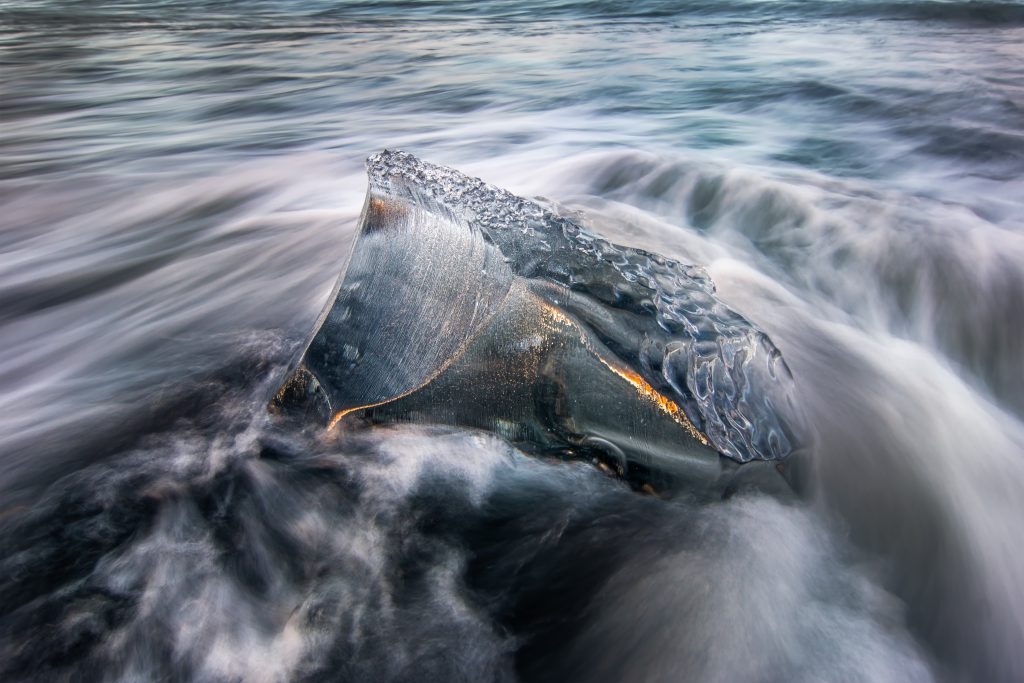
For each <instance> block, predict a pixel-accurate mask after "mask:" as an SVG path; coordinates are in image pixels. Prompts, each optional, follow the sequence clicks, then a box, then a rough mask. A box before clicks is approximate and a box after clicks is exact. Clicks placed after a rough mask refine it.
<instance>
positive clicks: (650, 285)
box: [275, 151, 802, 487]
mask: <svg viewBox="0 0 1024 683" xmlns="http://www.w3.org/2000/svg"><path fill="white" fill-rule="evenodd" d="M367 166H368V171H369V191H368V194H367V199H366V205H365V207H364V210H363V215H362V218H361V225H360V233H359V237H358V238H357V240H356V242H355V245H354V247H353V251H352V255H351V257H350V260H349V263H348V266H347V269H346V270H345V271H344V272H343V274H342V277H341V278H340V279H339V282H338V285H337V286H336V288H335V291H334V292H333V294H332V296H331V298H330V300H329V302H328V304H327V307H326V308H325V310H324V312H323V313H322V314H321V317H320V320H319V321H318V323H317V328H316V331H315V333H314V335H313V337H312V339H311V341H310V342H309V345H308V346H307V347H306V349H305V350H304V352H303V354H302V357H301V359H300V361H299V364H298V367H297V369H296V371H295V373H294V374H293V375H292V376H291V377H290V378H289V380H288V381H287V382H286V383H285V385H284V386H283V387H282V389H281V390H280V392H279V394H278V397H277V399H275V405H277V406H278V407H289V408H292V409H294V408H296V407H297V406H302V407H303V411H304V413H305V414H306V415H312V416H315V417H316V418H317V419H320V420H322V421H323V422H324V424H326V425H328V426H329V427H330V428H337V427H339V425H341V426H345V425H350V426H358V425H364V424H367V423H369V424H379V423H392V422H421V423H435V424H446V425H455V426H460V427H468V428H478V429H486V430H489V431H492V432H495V433H498V434H500V435H501V436H503V437H504V438H506V439H508V440H509V441H512V442H513V443H515V444H516V445H518V446H520V447H522V448H525V449H526V450H530V451H533V452H540V453H546V454H557V455H563V456H581V457H597V458H599V459H600V460H601V461H603V462H605V463H607V464H609V465H610V466H612V467H614V468H615V469H617V470H619V471H620V472H621V473H623V474H624V475H626V476H627V477H629V478H630V479H632V480H634V481H639V480H645V481H658V482H659V483H663V482H664V481H665V480H671V481H673V482H675V481H679V480H684V481H686V482H693V483H697V484H700V485H714V486H717V487H721V486H723V485H724V484H723V482H727V481H732V480H733V478H734V476H735V474H736V472H737V465H738V464H742V463H749V462H750V461H754V460H758V461H779V460H782V459H784V458H786V457H787V456H789V455H790V454H791V453H793V452H794V451H797V450H799V449H800V447H801V434H802V428H800V427H799V420H798V418H797V415H798V414H799V413H798V410H797V407H796V405H795V396H794V391H793V382H792V377H791V375H790V372H789V369H788V368H787V366H786V364H785V362H784V361H783V359H782V357H781V355H780V354H779V351H778V350H777V349H776V348H775V346H774V345H773V344H772V342H771V340H769V339H768V337H767V336H766V335H765V334H764V333H763V332H761V331H760V330H758V329H757V328H756V327H754V326H753V325H752V324H751V323H749V322H748V321H747V320H746V319H744V318H743V317H742V316H740V315H739V314H738V313H736V312H735V311H732V310H731V309H729V308H728V307H726V306H725V305H724V304H723V303H722V302H721V301H719V300H718V299H717V298H716V297H715V295H714V285H713V284H712V282H711V280H710V279H709V277H708V276H707V274H706V273H705V272H704V271H703V269H701V268H699V267H696V266H691V265H686V264H682V263H679V262H676V261H673V260H670V259H665V258H662V257H661V256H658V255H656V254H650V253H647V252H644V251H641V250H637V249H630V248H626V247H621V246H617V245H614V244H611V243H609V242H607V241H605V240H603V239H601V238H599V237H597V236H595V235H593V234H591V233H589V232H587V231H586V230H584V229H582V228H580V227H579V226H578V225H576V224H575V223H573V222H572V221H570V220H568V219H566V218H564V217H562V216H559V215H556V214H554V213H552V212H551V211H548V210H546V209H544V208H542V207H541V206H539V205H538V204H536V203H534V202H531V201H529V200H526V199H522V198H520V197H516V196H514V195H512V194H510V193H508V192H506V191H504V190H501V189H498V188H496V187H493V186H491V185H488V184H486V183H484V182H483V181H481V180H478V179H475V178H469V177H467V176H465V175H463V174H461V173H459V172H457V171H454V170H452V169H449V168H444V167H439V166H434V165H431V164H427V163H424V162H422V161H420V160H419V159H417V158H416V157H414V156H412V155H409V154H405V153H402V152H392V151H384V152H382V153H380V154H377V155H374V156H372V157H371V158H370V159H369V161H368V164H367ZM754 469H756V468H746V470H745V471H753V470H754ZM761 469H765V468H764V467H763V466H762V467H761Z"/></svg>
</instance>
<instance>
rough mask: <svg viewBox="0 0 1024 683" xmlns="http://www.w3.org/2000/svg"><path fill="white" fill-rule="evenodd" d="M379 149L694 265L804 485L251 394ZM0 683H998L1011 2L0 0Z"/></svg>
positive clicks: (1016, 288)
mask: <svg viewBox="0 0 1024 683" xmlns="http://www.w3.org/2000/svg"><path fill="white" fill-rule="evenodd" d="M383 148H401V149H404V150H407V151H410V152H413V153H415V154H417V155H418V156H420V157H422V158H424V159H426V160H428V161H431V162H434V163H440V164H445V165H449V166H454V167H456V168H458V169H460V170H462V171H464V172H467V173H469V174H471V175H476V176H480V177H482V178H484V179H485V180H487V181H488V182H491V183H493V184H495V185H498V186H501V187H506V188H508V189H510V190H511V191H513V192H516V193H518V194H521V195H524V196H532V197H537V196H540V197H544V198H547V200H548V201H550V202H553V203H554V204H556V205H558V206H559V207H561V210H562V211H563V212H564V213H566V214H568V215H570V216H573V217H574V218H575V220H577V221H578V222H580V223H581V224H583V225H585V226H587V227H589V228H590V229H591V230H594V231H596V232H598V233H600V234H602V235H604V236H605V237H607V238H609V239H610V240H612V241H615V242H619V243H623V244H628V245H632V246H639V247H643V248H647V249H650V250H653V251H657V252H660V253H663V254H666V255H671V256H673V257H676V258H680V259H682V260H685V261H688V262H693V263H699V264H703V265H706V266H707V268H708V270H709V272H710V273H711V275H712V277H713V278H714V279H715V281H716V283H717V285H718V289H719V292H720V294H721V296H722V298H723V299H724V300H726V301H727V302H728V303H729V304H730V305H732V306H733V307H734V308H736V309H737V310H739V311H741V312H742V313H743V314H744V315H745V316H747V317H748V318H749V319H750V320H752V321H754V322H756V323H757V324H758V325H760V326H761V327H763V328H764V329H765V330H766V331H767V332H768V333H769V334H770V335H771V336H772V338H773V339H774V341H775V342H776V344H777V345H778V346H779V348H780V349H781V350H782V352H783V354H784V355H785V358H786V359H787V361H788V363H789V365H790V367H791V368H792V370H793V374H794V376H795V379H796V382H797V385H798V388H799V392H800V396H801V400H802V401H803V402H804V405H805V406H807V408H808V412H809V413H810V418H811V423H812V424H813V427H814V430H815V436H816V445H815V451H814V462H815V468H816V470H815V491H816V494H815V496H814V498H813V500H811V501H809V502H808V503H806V504H803V505H793V504H784V503H780V502H777V501H775V500H773V499H771V498H766V497H760V496H756V495H752V494H748V495H740V496H736V497H734V498H731V499H729V500H727V501H722V502H720V503H715V504H710V505H709V504H697V503H696V502H693V501H689V500H688V499H686V497H685V496H684V497H681V498H677V499H674V500H671V501H663V500H657V499H655V498H652V497H646V496H641V495H638V494H635V493H633V492H631V491H630V490H629V489H628V487H626V486H625V485H624V484H623V483H621V482H620V481H617V480H615V479H611V478H608V477H606V476H605V475H604V474H602V473H601V472H600V471H599V470H597V469H596V468H593V467H591V466H589V465H586V464H567V463H549V462H545V461H541V460H537V459H532V458H529V457H527V456H525V455H523V454H521V453H519V452H517V451H515V450H514V449H512V448H511V447H509V446H506V445H504V444H502V443H501V442H500V441H497V440H495V439H492V438H489V437H485V436H482V435H480V434H477V433H462V432H458V431H453V430H445V431H440V430H436V429H426V428H419V429H413V428H406V429H390V430H380V431H378V432H375V433H370V434H364V435H362V436H358V435H357V436H351V437H346V438H344V439H342V440H341V441H333V442H328V441H325V440H324V439H323V438H321V436H320V435H319V434H317V433H315V432H314V431H312V430H311V431H310V432H308V433H302V432H295V431H288V430H285V429H282V428H280V427H278V426H275V425H274V424H272V423H271V422H270V421H269V420H268V419H267V416H266V412H265V409H264V406H265V404H266V401H267V399H268V397H269V396H270V395H271V394H272V392H273V391H274V389H275V388H276V386H277V384H278V383H279V382H280V381H281V379H282V377H283V376H284V374H285V372H286V370H287V367H288V364H289V363H290V362H291V360H292V358H293V357H294V355H295V353H296V352H297V351H298V350H299V349H300V347H301V345H302V344H303V342H304V341H305V339H306V337H307V335H308V334H309V332H310V331H311V330H312V327H313V324H314V322H315V320H316V317H317V314H318V313H319V311H320V309H321V307H322V306H323V304H324V303H325V301H326V299H327V297H328V295H329V293H330V290H331V287H332V285H333V283H334V280H335V278H336V277H337V276H338V274H339V271H340V268H341V264H342V262H343V260H344V257H345V255H346V253H347V251H348V249H349V247H350V244H351V240H352V238H353V236H354V230H355V226H356V221H357V218H358V212H359V210H360V208H361V206H362V200H363V193H364V191H365V187H366V181H365V176H364V171H363V161H364V159H365V158H366V157H367V156H368V155H369V154H371V153H373V152H376V151H379V150H381V149H383ZM0 349H2V352H0V388H2V391H0V679H2V680H4V681H20V680H38V681H186V680H188V681H254V682H268V683H269V682H276V681H321V680H322V681H333V680H341V681H488V680H495V681H558V682H559V683H562V682H565V681H644V682H647V681H650V682H661V681H721V682H733V681H785V682H796V681H806V682H808V683H810V682H816V681H842V682H846V681H892V682H900V683H902V682H906V681H932V680H934V681H984V682H989V681H1021V680H1024V422H1022V420H1024V6H1022V5H1020V4H1016V3H1003V2H984V1H981V2H923V1H920V0H916V1H907V2H903V1H900V0H890V1H888V2H885V1H867V0H865V1H860V0H849V1H838V0H837V1H831V2H829V1H823V2H797V1H795V0H793V1H788V2H787V1H782V2H771V1H767V0H766V1H754V0H695V1H691V2H686V1H681V2H653V1H652V2H618V1H616V2H610V1H609V2H569V1H565V2H557V1H556V2H504V1H491V2H484V1H481V2H470V1H465V2H431V1H427V0H419V1H410V2H384V1H381V2H375V1H366V2H350V3H338V2H319V1H315V0H313V1H304V2H299V1H297V0H296V1H293V2H290V1H287V0H277V1H273V0H266V1H254V2H247V3H235V2H192V1H187V0H181V1H173V2H171V1H168V2H161V1H154V2H131V1H127V0H126V1H121V2H84V1H82V2H72V1H65V2H43V1H35V2H33V1H22V2H9V1H3V0H0Z"/></svg>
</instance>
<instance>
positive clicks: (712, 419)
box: [367, 150, 802, 462]
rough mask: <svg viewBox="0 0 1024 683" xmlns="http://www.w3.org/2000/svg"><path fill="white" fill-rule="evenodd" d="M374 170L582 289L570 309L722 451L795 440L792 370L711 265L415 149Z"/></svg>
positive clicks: (549, 275)
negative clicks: (606, 228) (598, 232)
mask: <svg viewBox="0 0 1024 683" xmlns="http://www.w3.org/2000/svg"><path fill="white" fill-rule="evenodd" d="M367 167H368V172H369V178H370V185H371V187H372V188H373V189H375V190H376V191H378V192H380V193H381V194H384V195H394V196H400V197H409V198H415V199H417V200H419V201H422V200H423V199H424V198H430V199H432V200H433V201H434V202H436V203H437V204H438V205H440V206H443V207H446V208H447V209H448V210H450V211H451V212H452V213H454V214H455V215H456V216H458V217H459V218H461V219H462V220H464V221H466V222H467V223H470V224H471V225H473V226H474V227H476V228H478V229H479V230H480V231H481V232H482V233H483V234H484V236H485V237H486V238H487V239H488V240H490V241H491V242H492V243H493V244H495V245H496V246H497V247H498V249H499V250H500V251H501V253H502V254H503V255H504V257H505V259H507V262H508V264H509V266H510V267H511V270H512V271H513V272H514V273H515V274H516V275H519V276H521V277H525V278H529V279H544V280H549V281H551V282H553V283H557V284H559V285H562V286H564V287H567V288H569V289H570V290H571V291H572V292H574V293H577V294H578V295H579V297H578V300H577V301H574V302H573V303H570V304H569V305H568V306H567V307H569V308H570V310H569V312H570V313H572V314H573V315H575V316H576V317H577V318H579V319H581V320H583V321H584V322H585V323H586V324H587V325H588V326H589V327H590V329H591V330H592V331H593V333H594V334H595V335H596V336H597V337H598V338H599V339H601V341H602V342H604V343H605V344H606V345H607V346H608V348H610V349H611V350H612V351H613V352H614V353H615V354H616V355H617V356H618V357H619V358H620V359H621V360H622V361H624V362H625V363H626V364H627V365H629V366H631V367H633V368H634V369H635V370H636V371H637V372H638V373H639V374H640V375H642V376H643V378H644V379H645V380H647V382H649V383H650V384H651V385H652V386H653V387H654V388H655V389H657V390H658V391H660V392H662V393H664V394H666V395H668V396H670V397H671V398H673V399H674V400H675V401H676V403H677V404H678V405H679V406H680V407H681V408H682V409H683V410H684V411H685V413H686V415H687V417H688V418H689V419H690V421H691V422H693V424H694V425H695V426H696V427H697V429H699V430H700V431H701V432H702V433H703V434H705V435H706V436H707V438H708V440H710V442H711V443H712V444H713V445H714V447H715V448H716V449H717V450H718V451H719V452H720V453H721V454H722V455H725V456H727V457H729V458H732V459H733V460H736V461H739V462H746V461H749V460H752V459H764V460H778V459H781V458H784V457H786V456H787V455H788V454H789V453H790V452H791V451H792V450H794V449H795V448H797V447H798V441H799V440H800V438H801V431H802V430H801V429H800V428H799V426H798V424H797V423H798V417H797V415H798V413H797V408H796V405H795V395H794V387H793V379H792V376H791V374H790V371H789V368H788V367H787V366H786V363H785V361H784V360H783V358H782V356H781V354H780V353H779V351H778V349H777V348H776V347H775V345H774V344H773V343H772V341H771V340H770V339H769V338H768V336H767V335H765V333H764V332H762V331H761V330H759V329H757V328H756V327H755V326H754V325H752V324H751V323H750V322H749V321H747V320H746V319H745V318H743V316H741V315H740V314H738V313H736V312H735V311H733V310H731V309H730V308H729V307H727V306H726V305H725V304H723V303H722V302H721V301H719V300H718V299H717V298H716V297H715V287H714V283H713V282H712V281H711V279H710V278H709V277H708V275H707V273H706V272H705V271H704V269H703V268H700V267H698V266H693V265H688V264H684V263H679V262H678V261H674V260H671V259H666V258H663V257H661V256H659V255H657V254H651V253H648V252H645V251H642V250H639V249H630V248H627V247H622V246H618V245H615V244H611V243H610V242H607V241H606V240H603V239H601V238H600V237H597V236H595V235H593V234H591V233H589V232H587V231H586V230H584V229H583V228H581V227H580V226H578V225H576V224H575V223H573V222H572V221H571V220H569V219H568V218H565V217H563V216H559V215H556V214H554V213H552V212H551V211H548V210H546V209H544V208H542V207H541V206H539V205H538V204H537V203H535V202H532V201H529V200H527V199H523V198H521V197H517V196H515V195H513V194H511V193H509V192H507V191H505V190H502V189H499V188H497V187H494V186H493V185H489V184H487V183H485V182H483V181H482V180H479V179H477V178H470V177H468V176H465V175H463V174H462V173H459V172H458V171H455V170H453V169H450V168H445V167H442V166H435V165H433V164H428V163H425V162H423V161H421V160H419V159H417V158H416V157H415V156H413V155H411V154H407V153H404V152H399V151H389V150H385V151H384V152H381V153H379V154H376V155H374V156H372V157H370V159H369V160H368V162H367ZM573 299H577V297H573ZM573 304H575V305H573Z"/></svg>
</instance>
